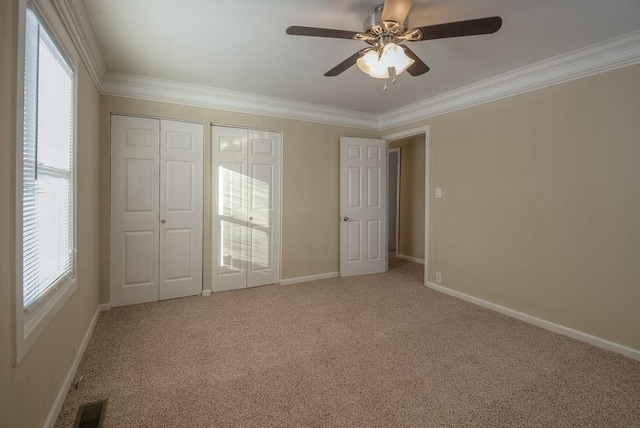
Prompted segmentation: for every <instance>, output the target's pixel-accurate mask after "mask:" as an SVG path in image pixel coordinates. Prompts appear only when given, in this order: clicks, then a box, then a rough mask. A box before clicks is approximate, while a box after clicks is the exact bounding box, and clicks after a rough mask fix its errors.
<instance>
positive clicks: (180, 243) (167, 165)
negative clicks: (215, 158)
mask: <svg viewBox="0 0 640 428" xmlns="http://www.w3.org/2000/svg"><path fill="white" fill-rule="evenodd" d="M160 130H161V145H162V150H161V153H160V160H161V162H160V186H161V189H163V192H162V195H163V197H162V198H161V199H160V260H162V263H161V269H160V271H161V272H160V283H159V289H160V291H159V298H160V300H162V299H173V298H176V297H184V296H193V295H197V294H201V293H202V207H203V206H202V198H203V193H202V174H203V172H202V169H203V165H202V157H203V156H202V149H203V139H204V135H203V125H201V124H197V123H187V122H177V121H171V120H162V121H161V124H160Z"/></svg>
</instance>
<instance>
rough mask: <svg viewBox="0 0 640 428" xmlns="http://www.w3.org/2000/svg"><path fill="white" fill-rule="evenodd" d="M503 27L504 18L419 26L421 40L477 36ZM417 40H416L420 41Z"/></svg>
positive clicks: (492, 17) (495, 17)
mask: <svg viewBox="0 0 640 428" xmlns="http://www.w3.org/2000/svg"><path fill="white" fill-rule="evenodd" d="M500 27H502V18H500V17H499V16H491V17H489V18H478V19H470V20H468V21H458V22H448V23H446V24H437V25H427V26H424V27H420V28H418V30H420V32H421V33H422V38H421V39H420V40H433V39H447V38H449V37H460V36H475V35H478V34H491V33H495V32H496V31H498V30H499V29H500ZM420 40H416V41H420Z"/></svg>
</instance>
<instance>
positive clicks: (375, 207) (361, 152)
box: [340, 137, 387, 276]
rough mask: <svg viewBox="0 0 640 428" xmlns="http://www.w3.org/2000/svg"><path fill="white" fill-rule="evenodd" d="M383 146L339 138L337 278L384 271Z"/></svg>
mask: <svg viewBox="0 0 640 428" xmlns="http://www.w3.org/2000/svg"><path fill="white" fill-rule="evenodd" d="M386 153H387V143H386V141H385V140H373V139H362V138H347V137H342V138H340V276H353V275H363V274H369V273H380V272H386V271H387V157H386Z"/></svg>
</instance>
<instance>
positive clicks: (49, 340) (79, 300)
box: [0, 0, 100, 428]
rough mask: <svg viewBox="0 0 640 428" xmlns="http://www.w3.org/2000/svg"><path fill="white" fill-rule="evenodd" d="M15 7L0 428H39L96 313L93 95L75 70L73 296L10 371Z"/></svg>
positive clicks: (0, 211)
mask: <svg viewBox="0 0 640 428" xmlns="http://www.w3.org/2000/svg"><path fill="white" fill-rule="evenodd" d="M16 17H17V1H15V0H12V1H3V2H0V59H1V60H0V174H1V179H0V201H2V205H1V208H0V279H1V282H0V426H2V427H25V428H29V427H41V426H42V425H43V423H44V421H45V419H46V417H47V414H48V413H49V411H50V409H51V407H52V405H53V404H54V400H55V398H56V396H57V394H58V392H59V391H60V388H61V387H62V385H63V383H64V379H65V377H66V376H67V373H68V372H69V369H70V367H71V365H72V362H73V359H74V358H75V355H76V353H77V352H78V349H79V346H80V344H81V342H82V339H83V337H84V335H85V332H86V331H87V329H88V327H89V325H90V322H91V319H92V317H93V315H94V313H95V311H96V308H97V305H98V293H99V289H98V284H99V276H98V273H99V271H98V251H99V247H98V236H99V233H98V227H99V217H100V210H99V199H98V195H99V194H100V188H99V181H98V179H99V176H98V170H99V161H98V148H99V141H98V120H99V95H98V92H97V91H96V89H95V87H94V85H93V83H92V81H91V79H90V78H89V75H88V73H87V71H86V70H85V69H84V68H83V67H80V68H79V79H78V80H79V88H78V95H79V97H78V117H77V122H78V139H77V141H78V148H77V150H78V154H77V156H78V201H77V207H78V208H77V209H78V232H77V233H78V236H77V238H78V288H77V290H76V291H75V293H74V294H73V296H72V297H71V298H70V299H69V301H68V302H67V303H66V305H65V306H64V307H63V308H62V310H61V311H60V313H58V315H57V316H56V317H55V318H54V320H53V321H52V323H51V324H50V325H49V327H48V328H47V329H46V330H45V331H44V333H43V334H42V336H41V337H40V338H39V339H38V341H37V342H36V343H35V345H34V346H33V347H32V348H31V349H30V350H29V352H28V353H27V355H26V356H25V357H24V358H23V360H22V361H21V362H20V364H19V365H17V366H15V367H14V366H13V364H12V349H13V342H12V334H13V330H14V324H13V315H12V311H13V302H14V292H13V288H14V287H13V284H14V281H13V275H14V273H13V262H14V260H15V257H14V254H13V242H14V232H13V231H14V224H13V217H14V215H13V212H14V208H15V206H14V203H13V201H14V197H15V190H14V185H15V182H14V177H13V174H14V172H13V171H14V159H15V144H14V142H15V104H14V103H15V98H16V94H17V90H16V59H15V58H16V34H17V32H16Z"/></svg>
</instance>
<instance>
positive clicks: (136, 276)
mask: <svg viewBox="0 0 640 428" xmlns="http://www.w3.org/2000/svg"><path fill="white" fill-rule="evenodd" d="M123 236H124V248H123V249H122V251H120V252H119V253H120V254H121V255H122V256H121V257H122V261H121V263H122V264H123V265H124V282H123V284H122V287H123V288H129V287H140V286H154V287H155V275H154V272H155V263H154V260H153V251H149V249H150V248H153V246H154V244H155V241H156V236H155V231H153V230H138V231H131V232H124V233H123ZM134 254H135V255H136V256H135V257H132V255H134Z"/></svg>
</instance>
